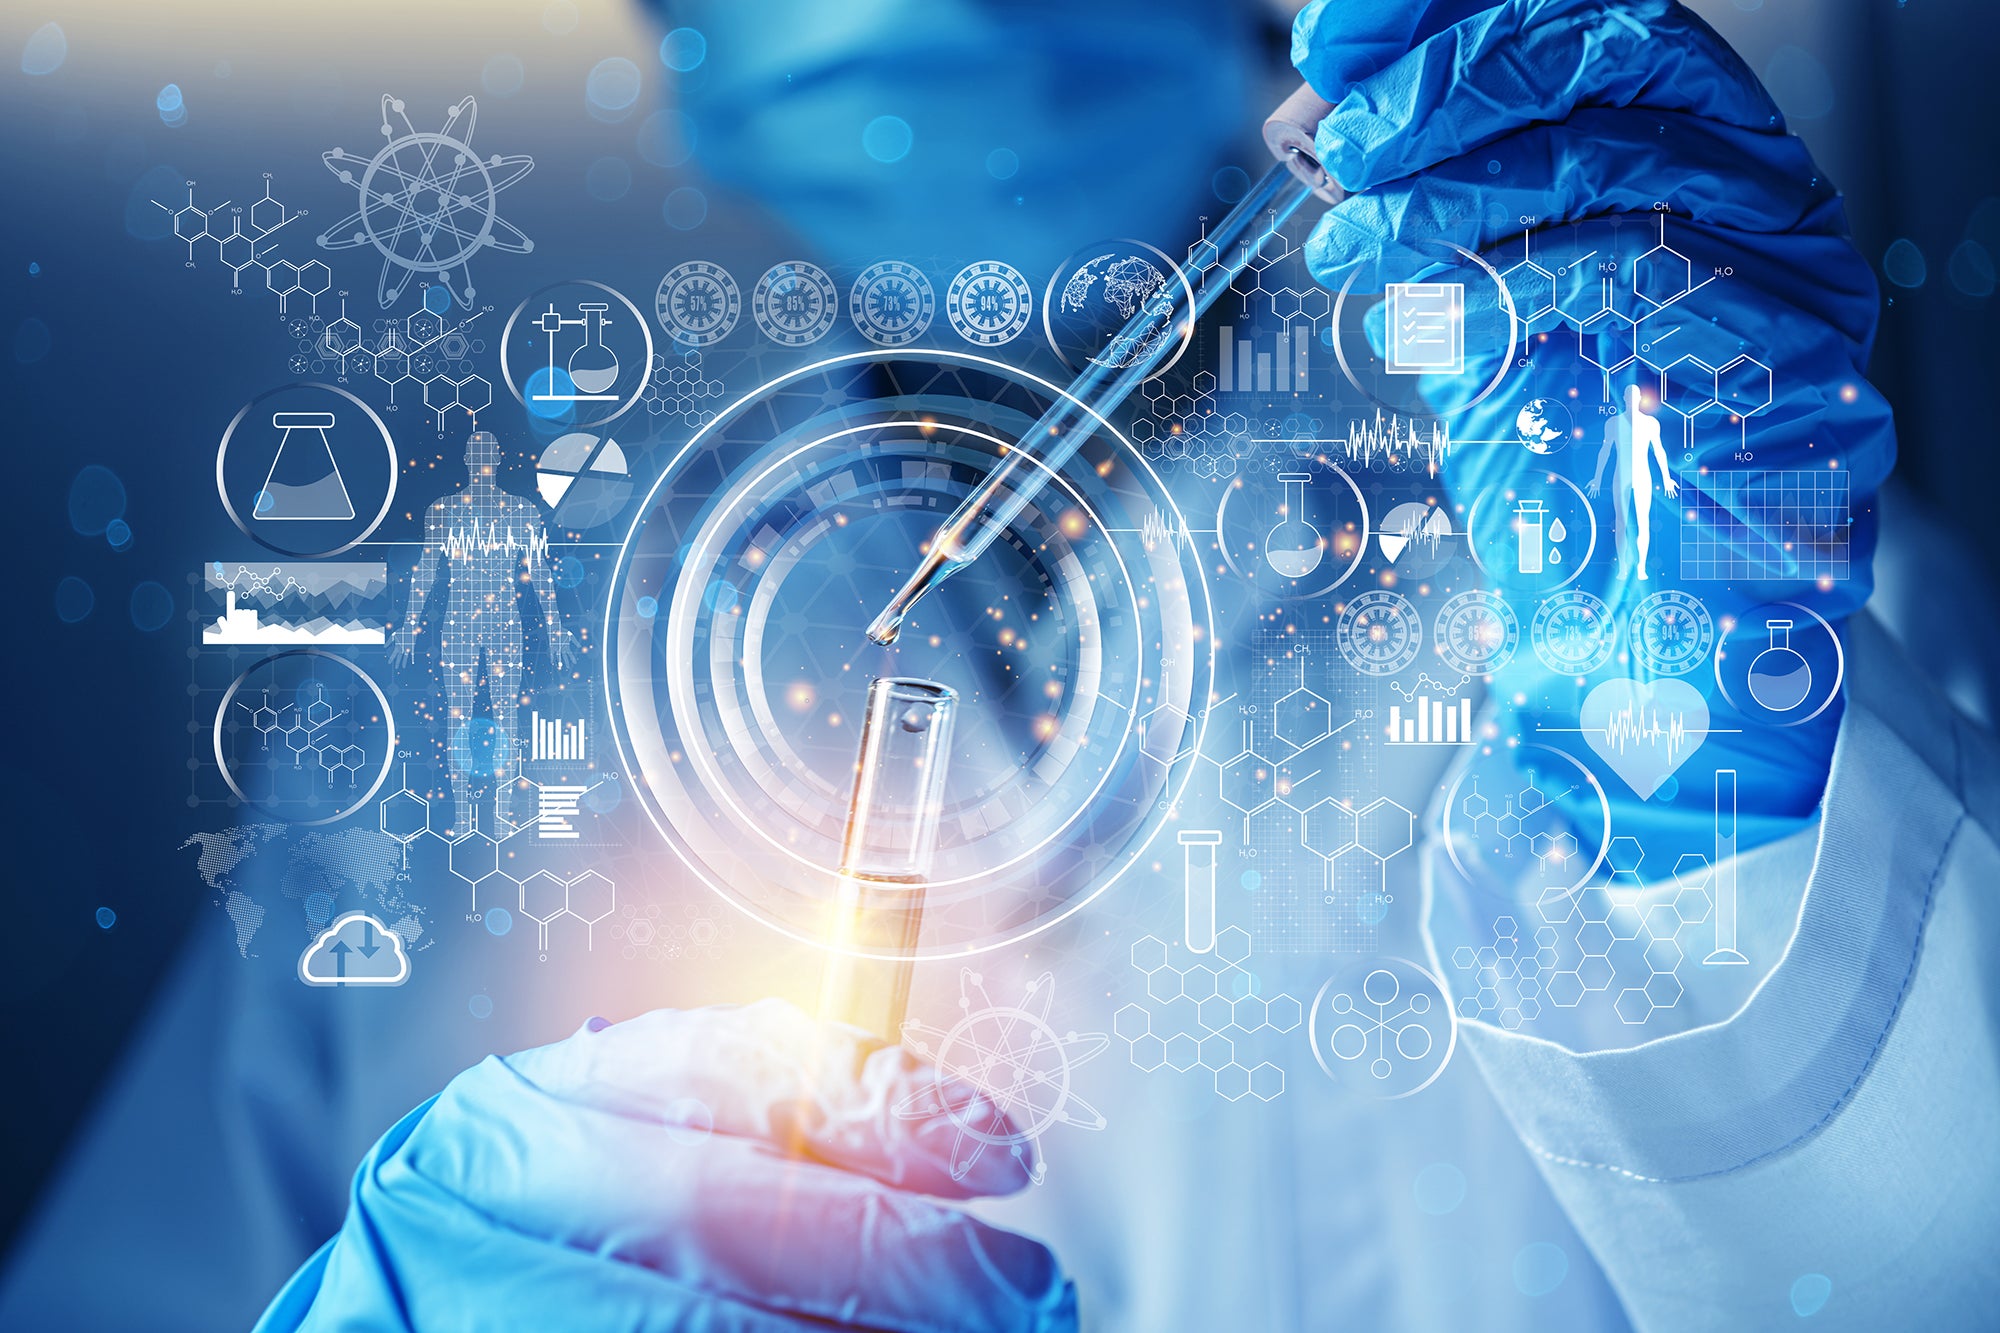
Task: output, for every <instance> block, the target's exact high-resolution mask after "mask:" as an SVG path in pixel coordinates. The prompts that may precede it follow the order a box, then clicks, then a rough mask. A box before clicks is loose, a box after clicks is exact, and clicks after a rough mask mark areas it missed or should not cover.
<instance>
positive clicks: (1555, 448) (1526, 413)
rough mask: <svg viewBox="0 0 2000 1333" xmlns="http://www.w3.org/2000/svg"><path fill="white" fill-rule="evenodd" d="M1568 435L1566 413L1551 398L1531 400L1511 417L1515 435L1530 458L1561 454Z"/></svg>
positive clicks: (1567, 417)
mask: <svg viewBox="0 0 2000 1333" xmlns="http://www.w3.org/2000/svg"><path fill="white" fill-rule="evenodd" d="M1569 432H1570V415H1569V409H1568V408H1566V407H1564V406H1563V405H1562V404H1561V403H1559V402H1557V401H1556V400H1555V399H1553V398H1536V399H1532V400H1530V401H1529V402H1528V403H1527V404H1526V405H1525V406H1524V407H1522V408H1521V410H1520V412H1518V413H1517V414H1516V415H1515V417H1514V433H1515V435H1516V436H1518V437H1519V438H1520V441H1521V447H1522V448H1524V449H1526V450H1527V451H1528V452H1529V453H1531V454H1553V453H1558V452H1560V451H1561V450H1562V447H1563V446H1564V445H1565V444H1567V443H1569Z"/></svg>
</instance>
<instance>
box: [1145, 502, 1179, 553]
mask: <svg viewBox="0 0 2000 1333" xmlns="http://www.w3.org/2000/svg"><path fill="white" fill-rule="evenodd" d="M1179 535H1180V534H1179V532H1177V531H1176V530H1175V528H1174V525H1173V521H1172V520H1171V519H1169V518H1168V517H1167V516H1166V515H1165V514H1163V513H1161V512H1160V511H1159V510H1158V509H1150V510H1147V511H1146V517H1145V518H1144V519H1142V520H1141V521H1140V523H1139V540H1140V541H1142V542H1144V543H1145V546H1146V549H1147V550H1149V551H1150V550H1153V549H1154V548H1155V547H1158V546H1161V545H1164V544H1166V543H1168V542H1171V541H1173V540H1175V539H1176V538H1177V537H1179Z"/></svg>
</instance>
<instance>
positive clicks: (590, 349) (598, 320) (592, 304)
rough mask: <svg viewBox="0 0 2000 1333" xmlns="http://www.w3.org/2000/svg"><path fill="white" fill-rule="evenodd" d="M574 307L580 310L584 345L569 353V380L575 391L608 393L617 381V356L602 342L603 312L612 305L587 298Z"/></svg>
mask: <svg viewBox="0 0 2000 1333" xmlns="http://www.w3.org/2000/svg"><path fill="white" fill-rule="evenodd" d="M577 309H578V310H580V311H582V312H583V320H584V336H583V345H582V346H581V347H579V348H577V349H576V350H575V351H574V352H571V353H570V356H569V377H570V380H571V382H573V383H574V384H575V385H576V388H577V392H578V393H587V394H593V395H595V394H602V393H606V392H609V390H610V388H611V386H612V385H614V384H616V383H617V382H618V356H617V354H616V353H614V352H613V351H612V350H611V349H610V348H609V347H606V346H605V345H604V325H605V322H606V321H605V318H604V315H605V312H606V311H608V310H610V309H611V306H610V305H609V304H608V303H606V302H603V301H586V302H583V303H581V304H579V305H578V306H577Z"/></svg>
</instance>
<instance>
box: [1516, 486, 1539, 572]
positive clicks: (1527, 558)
mask: <svg viewBox="0 0 2000 1333" xmlns="http://www.w3.org/2000/svg"><path fill="white" fill-rule="evenodd" d="M1514 517H1515V519H1516V520H1517V522H1516V526H1515V535H1516V536H1517V537H1518V538H1519V544H1520V557H1519V559H1517V560H1516V561H1515V564H1514V567H1515V568H1516V569H1518V570H1519V571H1520V572H1521V573H1523V574H1539V573H1541V572H1542V549H1543V548H1542V524H1543V509H1542V502H1541V501H1540V500H1522V501H1521V502H1520V503H1518V504H1516V505H1515V506H1514Z"/></svg>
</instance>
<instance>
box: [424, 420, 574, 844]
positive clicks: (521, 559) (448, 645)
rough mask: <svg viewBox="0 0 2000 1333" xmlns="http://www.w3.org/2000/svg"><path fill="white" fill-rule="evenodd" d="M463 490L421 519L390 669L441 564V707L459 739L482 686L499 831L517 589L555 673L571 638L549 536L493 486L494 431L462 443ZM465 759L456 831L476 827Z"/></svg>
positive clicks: (457, 780) (513, 682) (515, 680)
mask: <svg viewBox="0 0 2000 1333" xmlns="http://www.w3.org/2000/svg"><path fill="white" fill-rule="evenodd" d="M465 466H466V470H467V471H468V473H469V474H470V476H469V477H468V479H467V481H466V483H465V485H464V486H462V487H460V488H459V489H458V490H457V491H454V492H453V493H452V494H450V495H447V496H444V497H442V498H441V499H439V500H437V501H436V502H435V503H433V504H432V505H431V507H430V509H429V511H428V512H426V513H425V515H424V554H423V559H422V560H421V561H420V562H419V563H418V565H417V573H416V577H415V578H414V579H412V580H411V583H410V605H409V609H408V611H407V612H405V614H404V617H403V625H402V628H400V629H398V630H397V631H396V641H395V645H394V647H393V648H392V649H391V650H390V654H389V662H390V665H391V666H396V665H400V664H401V663H402V662H404V661H406V660H408V658H409V657H410V655H411V654H412V653H413V652H414V651H415V649H416V643H417V635H418V634H419V633H421V632H422V628H423V619H424V604H425V602H426V601H427V600H428V599H429V597H430V592H431V588H432V586H433V585H434V584H435V583H436V581H437V572H438V560H439V559H440V558H442V559H443V560H444V561H445V568H446V575H447V591H446V597H447V601H446V603H445V613H444V620H443V623H442V625H440V626H439V629H438V648H437V658H438V669H439V671H440V672H441V673H442V674H443V676H444V685H445V700H446V703H447V705H448V707H449V710H450V726H451V729H452V737H453V739H454V741H456V740H457V739H458V738H459V737H460V735H461V734H462V732H463V729H464V728H465V726H466V725H467V724H468V723H469V722H470V721H471V720H472V718H473V717H474V712H473V709H474V707H475V706H476V704H477V701H478V695H479V688H480V686H481V685H482V684H483V685H485V687H486V690H487V695H488V698H489V699H490V700H491V706H492V710H493V724H494V727H495V732H494V737H493V755H494V762H493V767H492V770H491V772H492V776H494V777H496V778H497V779H498V781H496V783H495V792H494V813H495V815H496V816H497V817H498V820H499V822H500V825H501V827H499V828H497V829H495V830H494V832H495V833H496V834H502V833H505V832H506V831H507V830H508V828H510V827H511V822H510V821H509V819H508V792H509V788H510V786H511V783H509V782H508V781H507V776H508V771H509V770H510V769H511V768H512V767H513V762H514V757H515V751H514V745H515V737H514V732H515V722H516V717H517V714H518V713H519V707H520V702H521V676H522V668H523V665H524V664H523V653H522V644H521V641H522V632H521V610H520V605H519V602H518V600H517V592H518V588H519V585H520V584H521V583H523V582H525V583H527V584H528V585H529V588H530V590H531V591H532V593H533V595H534V596H535V598H536V599H537V600H538V601H539V602H540V603H541V608H542V620H543V623H544V624H546V625H547V626H548V634H549V653H550V656H551V658H552V659H553V661H554V663H555V665H556V666H558V667H560V666H562V665H563V664H564V662H565V661H566V660H567V658H568V656H569V639H568V635H567V634H566V633H565V632H564V630H563V628H562V620H561V618H560V615H559V613H558V612H557V610H556V590H555V582H554V580H553V579H552V578H551V576H550V571H549V561H548V531H547V529H546V528H545V527H544V525H543V523H542V516H541V512H540V510H539V509H538V508H537V507H536V505H535V502H534V501H533V500H529V499H524V498H523V497H521V496H518V495H512V494H509V493H508V492H506V491H503V490H501V489H500V487H499V486H498V485H497V484H496V483H495V482H494V480H493V478H494V474H495V473H497V472H498V471H499V467H500V441H499V440H498V439H497V438H496V437H495V436H494V435H493V434H492V432H490V431H483V430H481V431H474V432H473V434H472V437H471V438H470V439H469V440H467V441H466V443H465ZM471 768H472V765H471V764H469V763H467V762H466V757H465V756H464V755H462V754H460V753H458V747H457V746H456V745H454V747H453V762H452V764H451V791H452V798H453V803H454V806H455V814H454V818H453V820H452V831H453V832H454V833H465V832H467V831H469V830H470V829H471V828H472V827H473V823H474V819H473V801H474V784H473V778H474V774H473V772H471V771H470V769H471Z"/></svg>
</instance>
